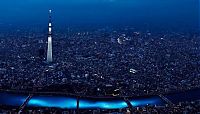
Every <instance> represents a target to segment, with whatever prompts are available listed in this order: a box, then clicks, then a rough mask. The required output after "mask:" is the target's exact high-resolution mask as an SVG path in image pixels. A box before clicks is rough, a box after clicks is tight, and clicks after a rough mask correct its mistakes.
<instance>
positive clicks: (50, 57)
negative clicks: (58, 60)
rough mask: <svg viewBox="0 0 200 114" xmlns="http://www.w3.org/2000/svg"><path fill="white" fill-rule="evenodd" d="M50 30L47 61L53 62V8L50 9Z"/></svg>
mask: <svg viewBox="0 0 200 114" xmlns="http://www.w3.org/2000/svg"><path fill="white" fill-rule="evenodd" d="M48 28H49V32H48V49H47V62H49V63H50V62H53V58H52V56H53V55H52V22H51V10H49V26H48Z"/></svg>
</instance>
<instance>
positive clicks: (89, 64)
mask: <svg viewBox="0 0 200 114" xmlns="http://www.w3.org/2000/svg"><path fill="white" fill-rule="evenodd" d="M0 36H1V38H0V45H1V47H0V53H1V54H0V55H1V60H0V74H1V79H0V87H1V89H9V90H21V91H23V90H24V91H40V92H41V91H42V92H44V91H47V92H63V93H66V94H76V95H77V94H81V95H85V96H141V95H157V94H165V93H171V92H177V91H185V90H190V89H194V88H198V87H199V85H200V81H199V79H200V75H199V69H200V67H199V66H200V65H199V60H200V55H199V52H200V47H199V46H200V45H199V43H200V42H199V36H198V34H197V33H186V32H177V33H176V32H160V33H159V32H151V31H148V30H146V31H137V29H136V28H133V27H124V28H111V27H105V28H96V29H92V30H77V29H73V28H68V29H66V30H62V31H56V32H53V63H51V64H49V63H47V62H46V50H47V38H46V37H47V36H46V33H45V32H43V31H42V30H41V31H39V32H38V31H37V32H33V31H28V30H20V29H19V30H17V31H15V32H13V33H7V34H5V33H3V34H1V35H0Z"/></svg>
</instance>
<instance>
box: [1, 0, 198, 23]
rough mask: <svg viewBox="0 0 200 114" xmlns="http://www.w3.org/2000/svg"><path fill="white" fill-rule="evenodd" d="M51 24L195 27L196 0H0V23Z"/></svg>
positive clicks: (196, 16)
mask: <svg viewBox="0 0 200 114" xmlns="http://www.w3.org/2000/svg"><path fill="white" fill-rule="evenodd" d="M48 9H53V18H54V24H55V25H58V26H63V25H65V26H68V25H97V24H98V25H119V26H120V25H135V26H136V25H137V26H138V25H139V26H140V25H143V24H149V25H150V26H169V27H175V26H178V27H197V25H198V19H199V18H198V16H199V0H1V1H0V27H1V25H8V24H9V25H13V26H15V25H21V26H30V25H44V24H45V25H46V24H47V20H48Z"/></svg>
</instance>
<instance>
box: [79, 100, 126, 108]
mask: <svg viewBox="0 0 200 114" xmlns="http://www.w3.org/2000/svg"><path fill="white" fill-rule="evenodd" d="M79 107H80V109H94V108H100V109H120V108H126V107H128V106H127V104H126V102H125V101H123V100H113V101H103V100H102V101H92V100H80V104H79Z"/></svg>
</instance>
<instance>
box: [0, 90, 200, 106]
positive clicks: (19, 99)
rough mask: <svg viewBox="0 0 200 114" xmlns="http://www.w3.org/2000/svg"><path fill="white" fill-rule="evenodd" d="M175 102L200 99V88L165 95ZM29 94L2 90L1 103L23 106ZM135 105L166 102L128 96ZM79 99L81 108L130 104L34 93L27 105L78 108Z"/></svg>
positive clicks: (161, 104) (159, 99)
mask: <svg viewBox="0 0 200 114" xmlns="http://www.w3.org/2000/svg"><path fill="white" fill-rule="evenodd" d="M164 96H165V97H166V98H168V99H169V100H170V101H172V102H173V103H178V102H181V101H191V100H199V99H200V89H198V90H192V91H188V92H183V93H174V94H169V95H164ZM27 97H28V95H24V94H16V93H7V92H0V105H6V106H17V107H19V106H21V105H22V104H23V103H24V102H25V100H26V98H27ZM128 99H129V102H130V104H131V105H132V106H133V107H142V106H146V105H157V106H163V105H165V104H166V102H165V101H163V100H162V99H161V98H160V97H159V96H148V97H139V98H137V97H136V98H128ZM77 101H79V108H80V109H123V108H127V107H128V104H127V102H126V101H125V100H124V99H123V98H79V100H78V99H77V97H71V96H50V95H33V97H32V98H31V99H30V100H29V102H28V104H27V107H52V108H61V109H76V108H77Z"/></svg>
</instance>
